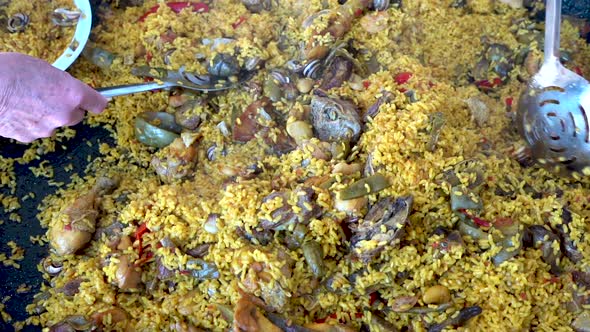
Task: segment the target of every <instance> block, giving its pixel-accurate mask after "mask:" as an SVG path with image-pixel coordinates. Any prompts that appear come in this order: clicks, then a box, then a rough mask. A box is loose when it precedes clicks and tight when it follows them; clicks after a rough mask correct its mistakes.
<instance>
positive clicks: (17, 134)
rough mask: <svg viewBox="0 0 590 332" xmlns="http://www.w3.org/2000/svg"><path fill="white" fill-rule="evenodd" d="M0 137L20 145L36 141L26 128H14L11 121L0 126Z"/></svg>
mask: <svg viewBox="0 0 590 332" xmlns="http://www.w3.org/2000/svg"><path fill="white" fill-rule="evenodd" d="M0 136H2V137H6V138H11V139H14V140H17V141H19V142H21V143H31V142H32V141H34V140H35V139H36V137H35V136H34V135H32V134H31V132H30V130H28V129H26V128H14V125H13V123H12V122H11V121H6V122H4V123H2V125H0Z"/></svg>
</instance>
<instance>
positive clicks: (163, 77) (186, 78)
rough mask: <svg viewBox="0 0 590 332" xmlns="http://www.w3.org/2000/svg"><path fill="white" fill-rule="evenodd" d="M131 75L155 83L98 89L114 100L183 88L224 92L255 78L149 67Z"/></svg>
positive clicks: (138, 69)
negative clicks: (143, 93) (141, 93)
mask: <svg viewBox="0 0 590 332" xmlns="http://www.w3.org/2000/svg"><path fill="white" fill-rule="evenodd" d="M131 73H132V74H134V75H135V76H139V77H148V78H152V79H154V80H155V81H154V82H146V83H138V84H127V85H118V86H112V87H106V88H98V89H96V90H97V91H98V92H100V94H102V95H103V96H104V97H105V98H113V97H118V96H124V95H129V94H134V93H139V92H146V91H153V90H160V89H163V90H167V89H170V88H173V87H181V88H185V89H190V90H196V91H201V92H215V91H223V90H228V89H231V88H234V87H236V86H237V85H239V84H241V83H243V82H245V81H247V80H249V79H250V78H252V76H254V73H255V72H254V71H242V72H240V73H239V74H238V76H237V80H233V81H232V80H229V79H226V78H220V77H212V76H208V75H195V74H191V73H187V72H185V71H184V70H182V69H181V70H179V71H173V70H167V69H164V68H152V67H148V66H141V67H136V68H133V69H132V70H131Z"/></svg>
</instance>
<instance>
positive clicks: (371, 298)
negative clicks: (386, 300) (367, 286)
mask: <svg viewBox="0 0 590 332" xmlns="http://www.w3.org/2000/svg"><path fill="white" fill-rule="evenodd" d="M378 298H379V294H377V292H373V293H371V294H369V305H373V303H375V301H377V299H378Z"/></svg>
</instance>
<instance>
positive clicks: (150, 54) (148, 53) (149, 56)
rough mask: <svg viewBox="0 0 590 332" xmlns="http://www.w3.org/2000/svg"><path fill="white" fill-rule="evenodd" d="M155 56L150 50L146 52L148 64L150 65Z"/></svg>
mask: <svg viewBox="0 0 590 332" xmlns="http://www.w3.org/2000/svg"><path fill="white" fill-rule="evenodd" d="M153 57H154V56H153V55H152V52H150V51H147V52H146V53H145V62H147V64H148V65H149V64H150V61H152V58H153Z"/></svg>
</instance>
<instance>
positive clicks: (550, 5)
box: [545, 0, 561, 63]
mask: <svg viewBox="0 0 590 332" xmlns="http://www.w3.org/2000/svg"><path fill="white" fill-rule="evenodd" d="M560 26H561V0H547V4H546V5H545V63H547V62H549V61H552V60H554V59H555V58H557V59H559V31H560Z"/></svg>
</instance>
